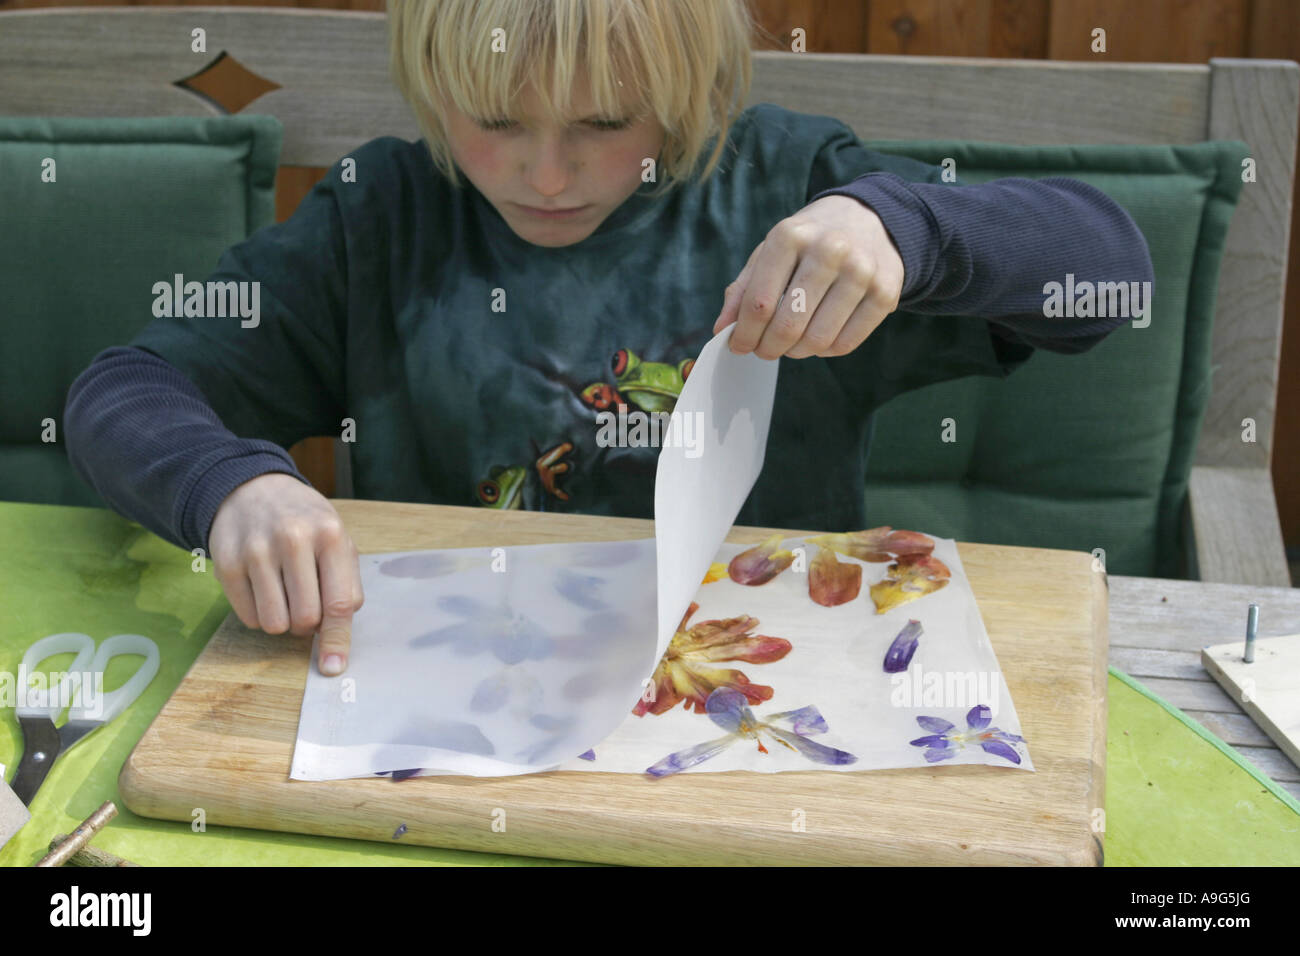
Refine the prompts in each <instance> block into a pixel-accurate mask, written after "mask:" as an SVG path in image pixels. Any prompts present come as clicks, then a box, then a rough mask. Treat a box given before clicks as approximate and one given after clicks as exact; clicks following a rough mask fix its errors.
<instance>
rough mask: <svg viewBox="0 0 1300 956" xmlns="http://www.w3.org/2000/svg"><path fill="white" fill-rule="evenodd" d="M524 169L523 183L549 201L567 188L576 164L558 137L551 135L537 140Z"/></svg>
mask: <svg viewBox="0 0 1300 956" xmlns="http://www.w3.org/2000/svg"><path fill="white" fill-rule="evenodd" d="M524 168H525V172H524V181H525V182H526V183H528V185H529V186H531V187H532V188H533V189H534V190H535V191H536V192H537V193H538V194H539V195H541V196H545V197H546V198H548V199H549V198H551V197H553V196H558V195H560V194H561V193H562V192H564V190H565V189H566V188H568V185H569V180H570V179H571V178H572V175H573V171H574V168H576V163H574V161H572V160H571V159H569V156H568V150H567V149H566V148H565V146H564V143H563V141H562V140H561V138H560V136H558V135H556V134H554V133H552V134H548V135H546V136H544V137H541V138H540V139H539V140H538V142H537V145H535V146H534V147H533V148H532V152H531V155H530V156H529V158H528V160H527V161H526V162H525V167H524Z"/></svg>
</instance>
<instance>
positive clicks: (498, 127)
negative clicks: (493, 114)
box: [474, 119, 632, 132]
mask: <svg viewBox="0 0 1300 956" xmlns="http://www.w3.org/2000/svg"><path fill="white" fill-rule="evenodd" d="M585 122H586V125H588V126H590V127H591V128H592V129H599V130H620V129H627V128H628V127H629V126H631V125H632V121H631V120H628V119H621V120H586V121H585ZM474 125H476V126H477V127H478V128H479V129H482V130H487V131H488V132H501V131H504V130H507V129H510V128H511V127H512V126H516V125H517V124H516V123H515V121H514V120H505V119H498V120H479V119H476V120H475V121H474Z"/></svg>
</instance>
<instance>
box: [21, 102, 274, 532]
mask: <svg viewBox="0 0 1300 956" xmlns="http://www.w3.org/2000/svg"><path fill="white" fill-rule="evenodd" d="M282 135H283V127H282V126H281V124H280V121H279V120H277V119H275V118H274V117H271V116H220V117H163V118H157V117H144V118H138V119H137V118H126V119H121V118H116V119H114V118H109V119H104V118H84V119H83V118H75V117H57V118H41V117H0V209H3V210H4V219H5V223H6V228H5V229H3V230H0V288H3V289H4V292H5V300H6V301H5V311H4V330H3V331H4V338H5V347H4V350H3V366H2V369H3V372H2V374H0V499H3V500H10V501H30V502H41V503H50V504H53V503H62V504H85V505H99V506H102V504H103V503H102V501H101V500H100V498H99V496H98V495H97V494H95V492H94V491H93V490H92V489H91V488H90V487H89V486H88V485H86V483H85V482H84V481H82V479H81V478H80V476H79V475H77V474H76V472H74V471H73V469H72V466H71V465H70V464H69V463H68V458H67V454H66V452H65V451H64V447H63V444H62V438H63V428H62V416H63V406H64V402H65V400H66V398H67V393H68V388H69V387H70V386H71V385H72V382H73V381H74V380H75V379H76V377H77V376H78V375H79V374H81V372H82V371H83V370H84V369H85V367H86V366H87V365H88V364H89V363H90V360H91V359H92V358H94V356H95V355H96V354H97V353H98V352H100V351H102V350H103V349H105V348H108V347H109V346H112V345H121V344H124V343H126V342H127V341H129V340H130V339H131V338H132V337H133V336H134V335H135V334H136V333H137V332H138V331H139V330H140V329H142V328H144V327H145V326H146V325H147V324H149V322H150V321H151V320H152V319H153V302H154V298H155V295H154V293H153V291H152V290H153V286H154V284H155V283H157V282H167V283H171V282H172V280H173V277H174V276H175V275H176V274H177V273H180V274H181V275H184V276H185V277H186V278H187V279H198V280H200V281H201V280H202V279H204V278H206V276H207V275H208V274H209V273H211V271H212V269H213V268H214V267H215V265H216V262H217V259H218V258H220V256H221V253H222V252H223V251H225V250H226V249H227V248H228V247H229V246H231V245H233V244H234V243H236V242H239V241H240V240H242V239H245V238H247V237H248V236H249V235H250V234H251V233H253V232H254V231H255V230H257V229H260V228H261V227H262V226H265V225H269V224H270V223H272V222H274V220H275V172H276V167H277V166H278V164H279V158H280V144H281V140H282ZM47 421H48V422H53V423H55V424H56V425H57V427H50V426H49V425H47V424H43V423H46V422H47ZM50 438H53V439H54V440H53V441H50V440H48V439H50Z"/></svg>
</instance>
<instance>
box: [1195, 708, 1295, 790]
mask: <svg viewBox="0 0 1300 956" xmlns="http://www.w3.org/2000/svg"><path fill="white" fill-rule="evenodd" d="M1185 713H1186V714H1187V716H1188V717H1190V718H1192V720H1194V721H1196V722H1197V723H1199V724H1202V725H1203V726H1204V727H1205V729H1206V730H1208V731H1209V732H1210V733H1212V734H1214V736H1216V737H1218V738H1219V739H1220V740H1222V741H1223V742H1224V743H1225V744H1229V745H1231V746H1232V747H1234V748H1241V747H1258V748H1262V749H1264V750H1269V749H1273V750H1276V749H1277V745H1276V744H1274V743H1273V741H1271V740H1269V739H1268V734H1266V733H1264V731H1262V730H1260V729H1259V725H1258V724H1256V723H1255V722H1254V721H1253V720H1251V719H1250V718H1249V717H1247V716H1246V715H1245V714H1224V713H1221V712H1218V711H1211V710H1188V711H1185ZM1295 779H1297V780H1300V772H1297V774H1296V778H1295Z"/></svg>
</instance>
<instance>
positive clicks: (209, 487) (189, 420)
mask: <svg viewBox="0 0 1300 956" xmlns="http://www.w3.org/2000/svg"><path fill="white" fill-rule="evenodd" d="M63 422H64V434H65V440H66V445H67V450H68V459H69V461H71V463H72V466H73V468H75V469H76V470H77V472H78V473H79V474H80V475H81V476H82V477H83V478H84V479H85V480H86V481H87V482H88V483H89V484H90V485H91V487H93V488H94V489H95V490H96V491H97V492H98V493H99V494H100V496H101V497H102V498H103V499H104V501H105V502H106V503H107V504H108V505H109V506H110V507H111V508H112V509H113V510H114V511H117V512H118V513H119V514H122V515H124V516H125V517H127V518H130V519H132V520H134V521H138V522H139V523H140V524H141V525H143V526H144V527H146V528H148V529H149V530H150V531H152V532H154V533H155V534H157V535H158V536H160V537H162V538H164V539H166V540H168V541H170V542H171V543H172V544H175V545H178V546H179V547H182V548H185V549H186V550H191V549H193V548H196V547H201V548H203V549H204V550H205V551H206V552H207V553H208V554H209V555H210V554H211V552H210V551H209V550H208V540H207V536H208V529H209V527H210V526H211V524H212V518H213V517H214V516H215V515H216V512H217V508H219V507H220V505H221V502H222V501H224V500H225V498H226V496H227V495H228V494H229V493H230V492H231V491H233V490H234V489H235V488H236V487H238V486H239V485H241V484H243V483H244V482H246V481H248V480H250V479H251V478H255V477H257V476H258V475H260V474H265V473H267V472H284V473H286V474H291V475H293V476H294V477H296V478H298V479H300V480H302V481H303V482H306V479H305V478H303V476H302V475H301V474H300V473H299V472H298V470H297V468H296V467H295V466H294V463H293V459H292V458H290V457H289V455H288V453H287V452H285V451H284V449H283V448H280V447H279V446H278V445H275V444H273V443H272V442H269V441H262V440H259V439H245V438H239V437H237V436H236V435H235V434H233V433H232V432H231V431H230V430H229V429H227V428H226V427H225V426H224V425H222V423H221V420H220V419H219V418H218V417H217V413H216V412H215V411H213V409H212V408H211V407H210V406H209V405H208V403H207V402H206V400H205V399H204V398H203V395H202V393H201V392H199V390H198V389H197V388H195V386H194V385H193V383H192V382H190V380H189V379H188V378H186V377H185V376H184V375H183V374H182V373H181V372H180V371H178V370H177V369H176V368H174V367H173V366H171V365H170V364H168V363H167V362H165V361H163V360H162V359H160V358H158V357H157V356H155V355H152V354H150V353H149V352H146V351H144V350H143V349H137V348H130V347H125V346H119V347H114V348H111V349H107V350H105V351H104V352H101V353H100V354H99V355H98V356H96V358H95V360H94V361H93V362H92V363H91V364H90V366H89V367H88V368H87V369H86V370H85V371H84V372H82V373H81V375H80V376H78V378H77V380H76V381H75V382H73V384H72V387H71V388H70V389H69V390H68V399H67V405H66V407H65V409H64V413H63Z"/></svg>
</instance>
